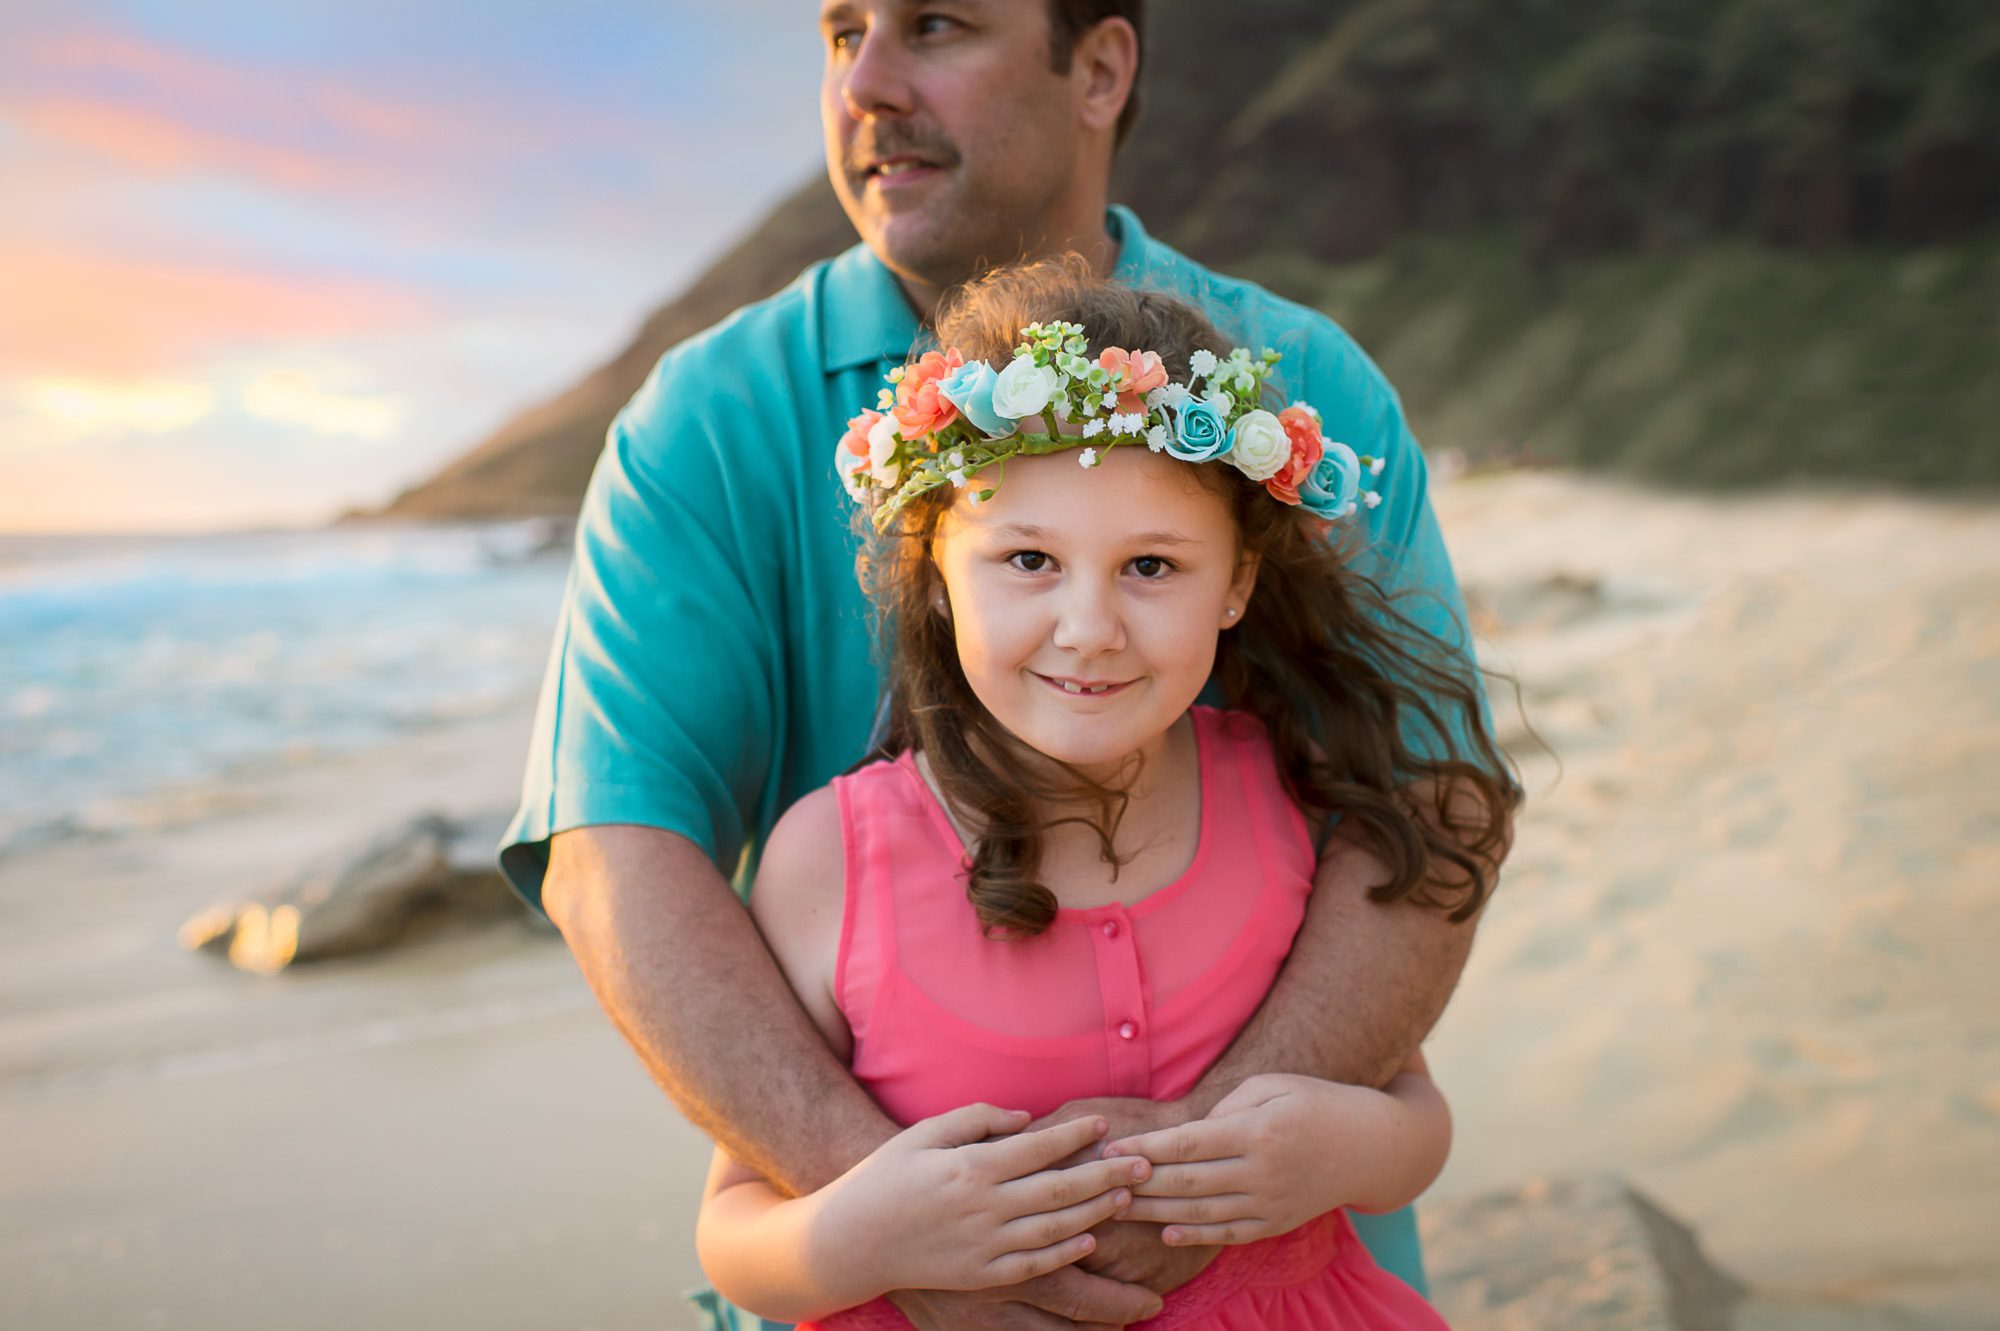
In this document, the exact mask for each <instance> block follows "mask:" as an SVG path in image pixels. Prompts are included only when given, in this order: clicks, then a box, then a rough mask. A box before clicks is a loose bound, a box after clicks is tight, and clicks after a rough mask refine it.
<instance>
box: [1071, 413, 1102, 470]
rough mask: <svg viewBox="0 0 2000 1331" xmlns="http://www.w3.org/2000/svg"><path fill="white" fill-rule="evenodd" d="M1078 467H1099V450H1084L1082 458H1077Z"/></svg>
mask: <svg viewBox="0 0 2000 1331" xmlns="http://www.w3.org/2000/svg"><path fill="white" fill-rule="evenodd" d="M1092 424H1095V422H1092ZM1076 465H1077V466H1079V467H1094V466H1096V465H1097V450H1096V449H1094V448H1086V449H1084V450H1083V452H1082V454H1081V455H1080V456H1078V458H1077V460H1076Z"/></svg>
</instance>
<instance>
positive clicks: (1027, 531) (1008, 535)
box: [986, 522, 1201, 545]
mask: <svg viewBox="0 0 2000 1331" xmlns="http://www.w3.org/2000/svg"><path fill="white" fill-rule="evenodd" d="M986 530H987V534H988V535H989V536H995V537H998V538H1000V539H1003V540H1016V541H1044V540H1047V539H1048V536H1049V534H1048V533H1047V532H1046V531H1043V530H1042V529H1041V528H1040V527H1036V526H1033V525H1032V524H1030V523H1026V522H1010V523H1008V524H1007V525H1006V526H1004V527H989V528H987V529H986ZM1124 543H1125V544H1128V545H1200V544H1201V542H1200V541H1198V540H1196V539H1195V538H1194V537H1192V536H1183V535H1181V534H1180V533H1179V532H1176V531H1142V532H1135V533H1134V534H1133V535H1131V536H1128V537H1126V538H1124Z"/></svg>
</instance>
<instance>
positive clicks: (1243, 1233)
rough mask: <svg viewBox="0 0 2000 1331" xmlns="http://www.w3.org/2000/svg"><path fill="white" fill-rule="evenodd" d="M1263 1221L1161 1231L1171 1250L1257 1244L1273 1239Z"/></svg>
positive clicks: (1193, 1226) (1175, 1227)
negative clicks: (1221, 1244)
mask: <svg viewBox="0 0 2000 1331" xmlns="http://www.w3.org/2000/svg"><path fill="white" fill-rule="evenodd" d="M1270 1231H1271V1227H1270V1226H1269V1225H1268V1224H1266V1223H1264V1221H1262V1220H1255V1219H1252V1220H1232V1221H1230V1222H1229V1223H1228V1224H1226V1225H1169V1226H1167V1227H1166V1228H1165V1229H1163V1230H1161V1231H1160V1238H1161V1240H1162V1241H1163V1242H1164V1243H1165V1244H1166V1245H1167V1246H1168V1247H1169V1248H1206V1247H1211V1246H1213V1245H1215V1244H1219V1243H1255V1242H1256V1241H1257V1240H1258V1239H1267V1238H1270V1237H1271V1232H1270Z"/></svg>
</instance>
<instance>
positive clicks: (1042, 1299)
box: [1006, 1266, 1163, 1328]
mask: <svg viewBox="0 0 2000 1331" xmlns="http://www.w3.org/2000/svg"><path fill="white" fill-rule="evenodd" d="M1006 1296H1007V1297H1008V1298H1011V1299H1013V1300H1014V1301H1016V1302H1018V1303H1025V1304H1029V1305H1030V1306H1032V1307H1036V1308H1040V1309H1041V1310H1042V1311H1043V1312H1046V1313H1054V1314H1055V1315H1056V1316H1057V1317H1066V1318H1068V1319H1069V1320H1070V1321H1072V1322H1082V1323H1084V1324H1086V1325H1089V1324H1093V1323H1102V1324H1104V1326H1106V1327H1108V1328H1116V1327H1122V1326H1130V1325H1131V1324H1132V1323H1134V1322H1143V1321H1145V1320H1146V1319H1147V1318H1148V1317H1151V1316H1153V1315H1154V1314H1156V1313H1158V1312H1159V1311H1160V1308H1161V1307H1162V1306H1163V1305H1162V1304H1161V1302H1160V1296H1159V1295H1157V1294H1155V1293H1153V1291H1152V1290H1150V1289H1147V1288H1146V1287H1145V1286H1144V1285H1128V1284H1126V1283H1125V1282H1124V1281H1122V1280H1107V1279H1105V1278H1104V1277H1103V1276H1094V1275H1092V1274H1090V1272H1088V1271H1085V1270H1083V1269H1082V1268H1081V1267H1077V1266H1065V1267H1062V1268H1061V1269H1059V1270H1055V1271H1051V1272H1049V1273H1048V1274H1047V1275H1045V1276H1037V1277H1036V1278H1035V1279H1033V1280H1029V1281H1025V1282H1023V1283H1021V1284H1019V1285H1016V1286H1014V1287H1013V1288H1012V1289H1009V1290H1007V1291H1006Z"/></svg>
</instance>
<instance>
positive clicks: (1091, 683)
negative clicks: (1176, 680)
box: [1029, 671, 1132, 698]
mask: <svg viewBox="0 0 2000 1331" xmlns="http://www.w3.org/2000/svg"><path fill="white" fill-rule="evenodd" d="M1029 673H1030V674H1033V675H1034V676H1035V678H1036V679H1039V680H1041V681H1042V683H1044V684H1046V685H1048V686H1049V687H1050V688H1052V689H1054V690H1055V691H1056V692H1058V693H1061V694H1063V695H1065V696H1067V697H1071V698H1108V697H1110V696H1111V695H1112V694H1114V693H1118V692H1121V691H1123V690H1124V689H1126V688H1127V687H1129V686H1130V685H1131V683H1132V681H1131V680H1129V679H1127V680H1086V679H1074V678H1071V677H1068V676H1054V675H1044V674H1039V673H1037V672H1035V671H1030V672H1029Z"/></svg>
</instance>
